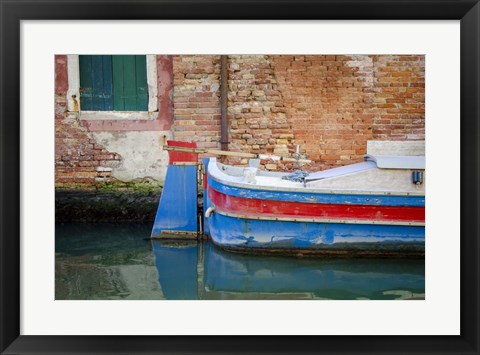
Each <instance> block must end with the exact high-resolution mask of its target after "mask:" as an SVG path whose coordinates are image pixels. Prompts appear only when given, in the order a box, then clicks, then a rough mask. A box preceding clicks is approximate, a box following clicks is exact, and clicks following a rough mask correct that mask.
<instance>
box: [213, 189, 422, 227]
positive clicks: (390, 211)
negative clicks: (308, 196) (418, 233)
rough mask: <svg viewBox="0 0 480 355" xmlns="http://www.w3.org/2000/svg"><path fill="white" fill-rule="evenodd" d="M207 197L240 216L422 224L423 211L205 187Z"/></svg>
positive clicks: (419, 209)
mask: <svg viewBox="0 0 480 355" xmlns="http://www.w3.org/2000/svg"><path fill="white" fill-rule="evenodd" d="M208 197H209V198H210V201H211V202H212V203H213V204H214V205H215V206H217V207H218V208H219V209H220V210H222V211H224V212H230V213H237V214H242V215H245V214H248V215H252V216H276V217H322V218H339V219H357V220H378V221H410V222H425V208H424V207H410V206H405V207H403V206H401V207H399V206H373V205H347V204H324V203H305V202H286V201H272V200H257V199H251V198H242V197H237V196H230V195H226V194H223V193H221V192H218V191H216V190H214V189H212V188H211V187H210V186H209V187H208Z"/></svg>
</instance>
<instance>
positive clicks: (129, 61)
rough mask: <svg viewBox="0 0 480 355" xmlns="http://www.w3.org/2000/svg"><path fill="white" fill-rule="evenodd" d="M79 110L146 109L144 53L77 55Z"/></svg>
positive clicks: (145, 64) (145, 65) (146, 92)
mask: <svg viewBox="0 0 480 355" xmlns="http://www.w3.org/2000/svg"><path fill="white" fill-rule="evenodd" d="M79 71H80V109H81V110H82V111H148V84H147V60H146V56H145V55H80V56H79Z"/></svg>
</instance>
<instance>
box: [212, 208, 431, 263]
mask: <svg viewBox="0 0 480 355" xmlns="http://www.w3.org/2000/svg"><path fill="white" fill-rule="evenodd" d="M208 223H209V229H210V235H211V238H212V240H213V242H214V243H215V244H216V245H218V246H220V247H222V248H224V249H227V250H235V251H239V252H252V251H255V252H264V253H274V254H294V255H298V254H302V255H305V256H308V255H315V254H331V255H364V256H391V255H399V256H402V255H409V256H423V255H424V252H425V243H424V242H425V227H424V226H408V225H381V224H349V223H323V222H291V221H278V220H277V221H272V220H261V219H249V218H241V217H234V216H228V215H224V214H221V213H212V214H211V216H210V217H209V218H208Z"/></svg>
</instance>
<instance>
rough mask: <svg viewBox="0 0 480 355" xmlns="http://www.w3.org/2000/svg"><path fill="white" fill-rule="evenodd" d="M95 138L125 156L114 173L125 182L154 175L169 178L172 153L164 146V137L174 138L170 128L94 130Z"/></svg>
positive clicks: (157, 178) (115, 176)
mask: <svg viewBox="0 0 480 355" xmlns="http://www.w3.org/2000/svg"><path fill="white" fill-rule="evenodd" d="M92 134H93V136H94V138H95V140H96V141H97V142H98V143H99V144H102V145H103V146H104V147H105V148H106V149H107V150H111V151H115V152H117V153H118V154H120V155H121V156H122V161H121V163H120V164H119V165H118V166H117V167H114V168H113V171H112V176H113V177H114V178H116V179H118V180H121V181H131V180H134V179H143V178H151V179H154V180H156V181H159V182H163V181H164V179H165V173H166V168H167V165H168V153H167V152H166V151H164V150H163V149H162V140H163V137H164V136H166V138H167V139H169V138H170V137H171V133H170V131H156V132H141V131H133V132H126V131H124V132H92Z"/></svg>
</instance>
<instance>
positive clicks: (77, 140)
mask: <svg viewBox="0 0 480 355" xmlns="http://www.w3.org/2000/svg"><path fill="white" fill-rule="evenodd" d="M67 90H68V73H67V57H66V56H65V55H57V56H55V183H56V185H57V186H69V185H76V184H82V185H92V184H95V183H96V182H99V181H110V180H112V177H111V171H112V167H114V166H115V165H116V164H118V163H119V161H120V160H121V157H120V155H118V154H116V153H115V152H109V151H107V150H106V149H104V147H103V146H101V145H99V144H98V143H96V141H95V140H94V139H93V137H92V135H91V134H90V132H89V131H88V130H87V128H86V127H85V126H84V125H83V122H82V121H81V120H79V119H78V115H76V114H69V113H68V112H67V100H66V95H67Z"/></svg>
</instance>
